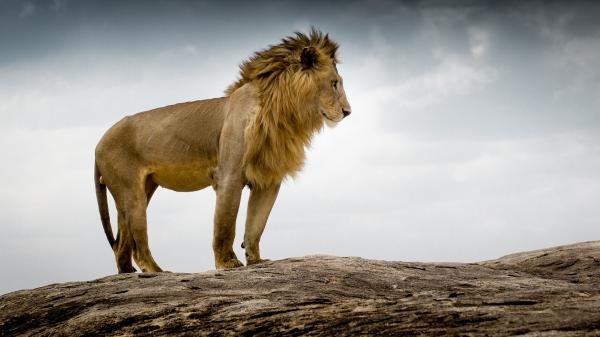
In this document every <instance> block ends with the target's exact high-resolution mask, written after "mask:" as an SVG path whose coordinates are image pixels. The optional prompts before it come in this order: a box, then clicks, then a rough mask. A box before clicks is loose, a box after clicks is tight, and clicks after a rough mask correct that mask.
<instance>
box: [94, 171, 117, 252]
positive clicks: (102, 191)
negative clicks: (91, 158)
mask: <svg viewBox="0 0 600 337" xmlns="http://www.w3.org/2000/svg"><path fill="white" fill-rule="evenodd" d="M100 179H101V175H100V170H99V169H98V164H96V163H94V184H95V185H96V200H98V211H100V221H102V227H104V234H106V238H107V239H108V244H109V245H110V247H111V248H113V249H114V246H115V237H114V236H113V232H112V226H111V224H110V215H109V213H108V199H107V195H106V185H104V184H102V183H101V182H100Z"/></svg>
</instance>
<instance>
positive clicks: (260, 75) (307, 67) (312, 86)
mask: <svg viewBox="0 0 600 337" xmlns="http://www.w3.org/2000/svg"><path fill="white" fill-rule="evenodd" d="M337 49H338V44H337V43H335V42H333V41H332V40H330V39H329V36H328V35H324V34H323V33H321V32H320V31H318V30H316V29H314V28H313V29H312V30H311V32H310V33H309V34H308V35H305V34H302V33H300V32H296V33H295V34H294V36H290V37H286V38H284V39H283V40H282V41H281V43H279V44H277V45H272V46H270V47H269V48H267V49H265V50H262V51H259V52H256V53H255V54H254V55H253V56H252V57H250V59H248V60H247V61H245V62H243V63H242V64H241V65H240V78H239V80H238V81H237V82H235V83H234V84H232V85H231V86H230V87H229V88H228V89H227V91H226V95H230V94H231V93H233V92H234V91H235V90H236V89H238V88H240V87H242V86H243V85H244V84H246V83H251V82H252V83H254V84H255V85H256V87H257V89H258V94H259V101H260V109H259V111H258V112H257V114H256V116H255V118H254V120H253V121H252V122H251V123H250V124H249V126H248V127H247V129H246V131H245V135H244V137H245V142H246V150H245V153H244V167H245V172H246V177H247V179H248V180H249V182H250V184H251V185H252V186H258V187H264V186H268V185H271V184H274V183H279V182H281V181H282V180H283V179H284V178H285V177H286V176H288V175H291V176H294V175H295V173H297V172H298V171H299V170H300V169H301V168H302V166H303V164H304V149H305V147H306V146H308V145H309V144H310V141H311V138H312V135H313V134H314V133H315V132H316V131H318V130H320V129H321V128H322V126H323V119H322V117H321V115H320V113H319V112H318V111H316V110H317V109H318V95H317V94H318V90H319V85H320V82H321V77H322V76H321V75H322V74H323V73H324V70H325V69H326V67H331V66H334V65H335V64H336V63H337V58H336V52H337ZM307 50H308V51H309V52H308V54H309V55H308V57H309V58H310V57H312V59H311V60H308V62H307V60H306V58H307V56H306V55H305V54H307Z"/></svg>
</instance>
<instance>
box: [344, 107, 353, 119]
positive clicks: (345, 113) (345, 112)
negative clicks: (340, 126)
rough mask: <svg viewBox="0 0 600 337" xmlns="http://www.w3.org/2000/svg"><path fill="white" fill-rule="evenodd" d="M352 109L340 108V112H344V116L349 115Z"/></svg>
mask: <svg viewBox="0 0 600 337" xmlns="http://www.w3.org/2000/svg"><path fill="white" fill-rule="evenodd" d="M351 112H352V111H350V110H346V109H342V113H343V114H344V118H346V117H348V115H350V113H351Z"/></svg>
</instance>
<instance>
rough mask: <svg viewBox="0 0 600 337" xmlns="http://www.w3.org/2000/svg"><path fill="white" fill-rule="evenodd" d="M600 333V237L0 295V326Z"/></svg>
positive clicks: (92, 331)
mask: <svg viewBox="0 0 600 337" xmlns="http://www.w3.org/2000/svg"><path fill="white" fill-rule="evenodd" d="M278 334H285V335H315V336H318V335H322V336H338V335H352V336H355V335H383V336H398V335H410V336H412V335H457V336H486V335H487V336H504V335H526V336H591V335H600V241H596V242H586V243H579V244H575V245H571V246H563V247H556V248H551V249H545V250H539V251H534V252H526V253H519V254H513V255H508V256H505V257H503V258H500V259H498V260H493V261H484V262H481V263H469V264H463V263H406V262H387V261H374V260H365V259H362V258H357V257H334V256H307V257H302V258H290V259H285V260H280V261H272V262H267V263H264V264H260V265H254V266H251V267H243V268H238V269H230V270H224V271H209V272H204V273H198V274H181V273H159V274H122V275H113V276H108V277H105V278H101V279H98V280H93V281H89V282H71V283H63V284H53V285H48V286H45V287H41V288H37V289H33V290H21V291H17V292H13V293H10V294H6V295H3V296H1V297H0V335H2V336H9V335H41V336H75V335H78V336H99V335H142V336H143V335H173V336H186V335H190V336H191V335H259V336H260V335H262V336H272V335H278Z"/></svg>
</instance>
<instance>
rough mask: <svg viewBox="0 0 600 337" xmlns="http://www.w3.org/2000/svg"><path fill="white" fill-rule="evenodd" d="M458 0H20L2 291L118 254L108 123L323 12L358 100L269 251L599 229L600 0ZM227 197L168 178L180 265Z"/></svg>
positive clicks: (172, 263) (207, 255) (279, 254)
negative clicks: (213, 0) (102, 187)
mask: <svg viewBox="0 0 600 337" xmlns="http://www.w3.org/2000/svg"><path fill="white" fill-rule="evenodd" d="M443 3H444V4H443V5H440V4H439V2H437V1H422V2H419V1H410V2H405V3H399V2H397V1H339V2H330V3H329V4H326V5H323V4H319V5H317V4H315V3H312V2H307V1H300V2H297V3H292V2H289V3H286V4H283V3H268V2H247V4H244V3H239V4H238V3H230V4H228V5H215V4H210V3H208V2H207V3H203V2H191V1H138V2H135V1H128V2H126V3H121V2H117V1H115V2H111V1H69V0H55V1H15V0H9V1H6V0H0V116H1V118H2V123H0V156H1V158H2V165H0V179H2V182H3V186H2V188H0V249H1V250H0V269H1V270H2V271H3V272H2V274H3V277H2V280H0V293H4V292H8V291H13V290H16V289H21V288H28V287H36V286H40V285H43V284H46V283H50V282H63V281H73V280H87V279H91V278H96V277H101V276H104V275H107V274H111V273H114V272H116V266H115V263H114V258H113V255H112V252H111V250H110V248H109V247H108V244H107V242H106V239H105V237H104V234H103V232H102V229H101V224H100V220H99V216H98V212H97V208H96V201H95V193H94V186H93V179H92V175H93V172H92V167H93V160H94V157H93V153H94V147H95V145H96V143H97V141H98V140H99V139H100V137H101V136H102V134H103V133H104V131H105V130H106V129H107V128H108V127H110V126H111V125H112V124H113V123H115V122H116V121H118V120H119V119H120V118H122V117H123V116H125V115H127V114H132V113H135V112H139V111H143V110H146V109H150V108H154V107H159V106H163V105H168V104H172V103H176V102H182V101H189V100H195V99H202V98H210V97H216V96H221V95H222V93H223V91H224V89H225V88H226V87H227V86H228V85H229V84H230V83H232V82H233V81H234V80H235V78H236V76H237V65H238V64H239V63H240V62H241V61H242V60H244V59H245V58H247V57H248V56H249V55H251V54H252V53H253V52H254V51H256V50H258V49H262V48H265V47H266V46H268V45H269V44H273V43H276V42H278V40H279V39H281V38H282V37H284V36H287V35H290V34H291V33H292V32H293V31H295V30H302V31H306V30H307V29H308V28H309V27H310V26H311V25H314V26H316V27H318V28H320V29H321V30H323V31H325V32H329V33H330V35H331V37H332V38H333V39H335V40H336V41H338V42H339V43H340V45H341V48H340V55H341V59H342V62H343V63H342V64H341V65H340V66H339V71H340V73H341V74H342V76H343V77H344V84H345V88H346V92H347V94H348V98H349V100H350V103H351V104H352V108H353V113H352V115H351V116H350V117H349V118H348V119H346V120H344V121H343V122H342V123H340V124H339V125H338V126H337V127H336V128H334V129H325V130H324V131H323V132H322V133H321V134H319V135H317V136H316V137H315V139H314V142H313V146H312V148H311V149H310V151H309V153H308V162H307V165H306V168H305V170H304V172H303V173H302V174H301V175H300V176H299V177H298V178H297V179H296V180H290V181H287V182H286V183H285V185H284V187H283V188H282V191H281V193H280V196H279V198H278V200H277V203H276V205H275V208H274V210H273V213H272V215H271V218H270V220H269V223H268V225H267V229H266V231H265V234H264V235H263V239H262V242H261V243H262V245H261V247H262V248H261V251H262V254H263V255H264V257H268V258H272V259H279V258H285V257H290V256H297V255H307V254H334V255H341V256H348V255H351V256H361V257H365V258H373V259H385V260H403V261H413V260H419V261H477V260H484V259H491V258H495V257H499V256H501V255H504V254H507V253H511V252H516V251H521V250H528V249H535V248H542V247H547V246H552V245H558V244H567V243H572V242H576V241H586V240H598V239H600V207H599V205H600V67H598V60H599V59H600V3H598V2H592V1H590V2H556V3H554V2H547V1H543V2H538V3H536V2H527V4H526V5H525V4H522V2H503V5H501V6H496V5H494V6H492V5H486V4H484V3H483V4H482V3H481V2H471V1H464V2H458V1H457V2H454V3H453V4H451V3H449V2H443ZM246 198H247V192H246V193H245V195H244V200H246ZM214 199H215V198H214V193H213V191H212V190H211V189H206V190H203V191H200V192H194V193H176V192H172V191H168V190H165V189H159V190H158V191H157V194H156V195H155V197H154V198H153V200H152V203H151V205H150V209H149V235H150V246H151V248H152V251H153V255H154V257H155V258H156V259H157V261H158V263H159V265H161V267H163V268H164V269H167V270H172V271H178V272H197V271H204V270H207V269H212V268H213V255H212V250H211V234H212V216H213V207H214V201H215V200H214ZM243 205H244V204H243ZM111 211H112V213H111V216H112V219H113V222H114V223H116V217H115V211H114V208H112V209H111ZM244 219H245V205H244V206H243V207H242V208H241V209H240V216H239V217H238V238H237V239H236V243H235V249H236V251H237V253H238V256H240V257H243V251H242V250H241V249H240V248H239V244H240V242H241V238H242V236H243V223H244Z"/></svg>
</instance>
